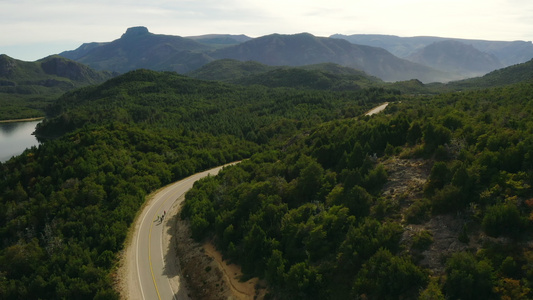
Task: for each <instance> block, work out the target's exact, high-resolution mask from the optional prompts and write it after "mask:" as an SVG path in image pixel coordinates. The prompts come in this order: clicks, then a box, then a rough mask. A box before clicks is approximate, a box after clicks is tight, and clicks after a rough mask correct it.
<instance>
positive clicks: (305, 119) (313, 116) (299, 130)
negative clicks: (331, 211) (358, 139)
mask: <svg viewBox="0 0 533 300" xmlns="http://www.w3.org/2000/svg"><path fill="white" fill-rule="evenodd" d="M398 96H399V95H398V94H396V93H391V92H388V91H386V90H383V89H368V90H360V91H356V92H337V93H334V92H333V93H332V92H326V91H309V90H293V89H268V88H265V87H259V86H254V87H238V86H234V85H228V84H222V83H217V82H205V81H200V80H196V79H191V78H188V77H185V76H181V75H177V74H175V73H158V72H153V71H147V70H138V71H133V72H130V73H127V74H125V75H122V76H119V77H116V78H114V79H112V80H109V81H107V82H106V83H104V84H101V85H98V86H92V87H86V88H82V89H80V90H77V91H73V92H69V93H67V94H65V95H64V96H62V97H61V98H60V99H59V100H58V101H57V103H56V104H55V105H54V106H52V107H51V108H50V114H51V118H50V119H48V120H47V121H46V122H44V125H43V126H42V127H41V128H40V129H39V132H40V133H41V134H45V135H49V136H51V135H55V136H58V137H57V138H56V139H53V140H48V141H46V142H45V143H44V144H42V145H40V146H39V147H33V148H32V149H29V150H27V151H25V152H24V153H23V154H22V155H20V156H19V157H16V158H13V159H11V160H9V161H7V162H6V163H3V164H0V277H1V280H0V298H3V299H37V298H39V299H57V298H65V299H95V298H96V299H117V298H118V295H117V293H116V291H114V290H113V288H112V283H113V277H112V273H111V272H112V270H113V265H114V264H115V263H116V261H117V255H118V253H119V251H120V250H121V249H122V248H123V242H124V239H125V236H126V233H127V229H128V227H129V226H130V224H131V222H132V221H133V218H134V217H135V215H136V213H137V210H138V209H139V208H140V207H141V205H142V203H143V202H144V197H145V195H146V194H148V193H149V192H151V191H153V190H155V189H158V188H160V187H161V186H163V185H165V184H167V183H169V182H171V181H174V180H177V179H179V178H183V177H185V176H188V175H190V174H192V173H194V172H196V171H199V170H203V169H206V168H209V167H212V166H216V165H220V164H223V163H226V162H231V161H235V160H239V159H243V158H247V157H250V156H251V155H252V154H254V153H259V152H260V151H262V149H264V148H266V149H268V148H269V147H272V145H274V146H275V147H282V146H283V145H287V144H290V143H291V142H290V141H291V139H292V137H293V136H297V135H299V134H305V133H306V132H307V131H308V130H310V128H313V127H314V126H316V125H317V124H320V123H321V122H324V121H328V120H333V119H336V118H339V117H340V118H352V117H355V116H358V115H361V114H362V113H363V112H364V111H365V110H367V109H368V108H369V107H371V106H373V105H375V104H376V103H379V102H381V101H394V100H395V99H397V97H398Z"/></svg>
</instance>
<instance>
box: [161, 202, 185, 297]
mask: <svg viewBox="0 0 533 300" xmlns="http://www.w3.org/2000/svg"><path fill="white" fill-rule="evenodd" d="M166 218H168V220H166V222H163V224H166V228H164V229H163V230H166V232H164V234H168V235H170V237H171V238H170V241H169V244H168V248H167V249H164V259H165V267H164V269H163V275H166V276H167V277H168V278H169V280H171V281H173V282H175V281H176V276H177V277H179V290H178V291H176V290H174V289H175V288H176V284H171V286H172V289H173V290H174V293H175V294H174V299H177V300H182V299H191V297H190V296H189V294H188V293H189V291H188V287H187V282H186V281H185V277H184V276H183V273H182V270H181V265H180V261H179V257H178V250H177V244H178V237H177V230H178V226H179V224H178V223H179V220H180V215H179V210H178V212H177V213H175V214H174V215H172V214H169V213H167V215H166V216H165V219H166Z"/></svg>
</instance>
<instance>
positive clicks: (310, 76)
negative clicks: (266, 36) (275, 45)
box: [187, 59, 385, 90]
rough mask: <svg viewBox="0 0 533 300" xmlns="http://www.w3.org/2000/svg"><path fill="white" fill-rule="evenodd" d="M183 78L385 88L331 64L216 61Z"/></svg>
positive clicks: (330, 87) (331, 87)
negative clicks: (272, 64)
mask: <svg viewBox="0 0 533 300" xmlns="http://www.w3.org/2000/svg"><path fill="white" fill-rule="evenodd" d="M187 75H188V76H191V77H194V78H199V79H205V80H219V81H224V82H231V83H235V84H241V85H253V84H260V85H264V86H267V87H293V88H306V89H321V90H356V89H359V88H362V87H370V86H380V85H381V86H382V85H385V84H384V82H383V81H381V80H380V79H378V78H377V77H373V76H370V75H368V74H366V73H364V72H362V71H359V70H356V69H353V68H349V67H343V66H341V65H337V64H333V63H322V64H316V65H307V66H301V67H279V66H278V67H274V66H267V65H264V64H261V63H258V62H254V61H246V62H242V61H238V60H233V59H220V60H216V61H214V62H211V63H209V64H207V65H205V66H202V67H201V68H200V69H198V70H195V71H193V72H190V73H188V74H187Z"/></svg>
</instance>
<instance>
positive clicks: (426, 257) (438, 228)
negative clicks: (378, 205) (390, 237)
mask: <svg viewBox="0 0 533 300" xmlns="http://www.w3.org/2000/svg"><path fill="white" fill-rule="evenodd" d="M382 164H383V165H384V166H385V169H386V170H387V173H388V176H389V180H388V182H387V183H386V184H385V187H384V189H383V193H382V196H383V197H384V198H389V199H392V201H394V202H396V203H397V204H398V207H399V211H400V214H399V218H401V220H397V221H401V222H402V224H403V225H404V228H405V231H404V233H403V235H402V240H401V243H402V244H404V245H405V246H406V248H407V249H408V250H406V251H412V249H410V246H411V245H412V243H413V237H414V236H415V235H417V234H419V233H420V232H421V231H429V232H430V233H431V234H432V236H433V243H432V244H431V245H430V246H429V248H428V249H425V250H424V251H420V252H418V251H416V250H415V253H412V254H413V255H414V256H415V258H417V260H418V264H419V265H420V266H422V267H424V268H428V269H430V270H431V271H432V272H433V274H434V275H442V274H443V273H444V261H445V259H446V258H447V257H449V256H450V255H451V254H452V253H455V252H460V251H467V250H469V249H479V248H480V247H481V244H482V243H483V240H484V239H486V238H487V237H486V236H484V235H483V234H482V233H481V231H480V230H479V228H478V227H479V226H476V225H475V223H474V222H472V220H471V218H470V217H469V213H468V211H466V212H463V213H456V214H446V215H436V216H431V218H430V219H429V220H427V221H425V222H421V223H420V224H409V223H408V222H407V221H406V220H405V213H406V211H407V210H408V209H409V207H410V206H411V205H412V204H413V203H414V202H416V201H420V200H421V199H423V198H424V197H425V196H424V193H423V190H424V185H425V184H426V182H427V179H428V177H429V174H430V171H431V167H432V166H433V161H432V160H427V159H401V158H398V157H391V158H388V159H386V160H384V161H382ZM465 228H468V230H467V231H468V238H467V239H466V240H463V241H461V240H460V235H461V234H462V233H464V232H465Z"/></svg>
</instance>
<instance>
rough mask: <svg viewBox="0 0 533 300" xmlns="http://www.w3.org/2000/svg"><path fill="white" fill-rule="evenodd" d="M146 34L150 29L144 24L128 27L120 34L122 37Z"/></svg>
mask: <svg viewBox="0 0 533 300" xmlns="http://www.w3.org/2000/svg"><path fill="white" fill-rule="evenodd" d="M146 34H150V31H148V28H146V27H144V26H137V27H130V28H128V29H127V30H126V33H124V34H123V35H122V38H126V37H135V36H142V35H146Z"/></svg>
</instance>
